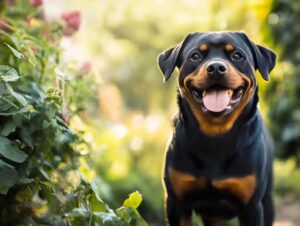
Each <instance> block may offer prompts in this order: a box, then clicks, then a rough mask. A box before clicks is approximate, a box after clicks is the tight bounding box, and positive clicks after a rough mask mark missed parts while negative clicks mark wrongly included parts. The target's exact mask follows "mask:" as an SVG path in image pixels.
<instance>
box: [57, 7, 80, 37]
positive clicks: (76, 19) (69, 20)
mask: <svg viewBox="0 0 300 226" xmlns="http://www.w3.org/2000/svg"><path fill="white" fill-rule="evenodd" d="M61 18H62V20H63V21H64V22H65V23H66V25H65V27H64V29H63V34H64V35H65V36H71V35H72V34H73V33H74V32H75V31H78V30H79V27H80V22H81V15H80V12H79V11H71V12H65V13H63V14H62V15H61Z"/></svg>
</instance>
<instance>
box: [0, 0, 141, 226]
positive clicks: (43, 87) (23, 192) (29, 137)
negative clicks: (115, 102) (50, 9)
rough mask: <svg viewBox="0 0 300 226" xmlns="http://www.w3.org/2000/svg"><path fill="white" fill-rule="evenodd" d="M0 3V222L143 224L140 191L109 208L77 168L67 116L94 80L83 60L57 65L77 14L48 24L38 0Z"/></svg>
mask: <svg viewBox="0 0 300 226" xmlns="http://www.w3.org/2000/svg"><path fill="white" fill-rule="evenodd" d="M1 4H2V6H1V10H2V11H1V19H0V42H1V43H0V51H1V55H0V87H1V88H0V225H96V224H97V225H139V226H142V225H146V223H145V222H144V220H143V219H142V218H141V217H140V215H139V213H138V212H137V210H136V209H137V207H138V206H139V204H140V202H141V195H140V194H139V193H137V192H136V193H133V194H131V195H130V197H129V198H128V199H127V200H126V201H125V202H124V204H123V206H122V207H121V208H119V209H117V210H116V211H113V210H112V209H110V208H109V207H108V206H107V204H105V203H104V202H103V201H102V200H101V198H100V196H99V191H98V190H99V188H98V187H97V186H96V185H95V184H94V183H92V182H88V181H87V180H86V179H85V178H84V177H83V176H81V174H80V172H79V171H78V167H79V158H80V157H81V155H80V153H81V151H82V150H81V149H82V148H83V147H84V148H86V146H87V145H84V144H85V142H84V140H83V139H82V138H81V137H80V135H79V134H75V133H73V132H72V131H71V130H70V128H69V127H68V124H67V122H68V119H69V118H70V117H72V116H73V115H74V114H77V113H78V112H80V111H81V110H82V109H83V108H84V103H86V102H88V101H89V100H90V98H91V97H92V96H93V85H92V83H93V81H87V80H83V79H82V78H83V73H88V72H89V71H90V65H88V64H87V65H85V66H84V67H83V68H78V69H76V68H69V67H67V66H66V65H65V63H64V65H62V63H61V50H60V49H59V47H58V46H59V41H60V39H61V37H62V36H63V35H68V36H69V35H71V34H72V33H73V32H74V31H76V30H78V29H79V24H80V13H79V12H75V13H74V12H73V13H68V14H64V16H62V20H64V22H65V23H63V22H61V23H60V22H58V23H54V22H47V21H45V20H44V19H43V18H44V16H43V14H42V11H41V9H40V8H41V6H42V4H43V1H42V0H30V1H25V0H15V1H12V0H9V1H4V2H2V3H1ZM69 106H72V107H69Z"/></svg>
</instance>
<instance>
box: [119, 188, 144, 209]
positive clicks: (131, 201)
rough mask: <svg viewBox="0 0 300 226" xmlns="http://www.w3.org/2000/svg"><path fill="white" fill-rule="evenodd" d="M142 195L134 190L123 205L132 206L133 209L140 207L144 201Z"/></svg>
mask: <svg viewBox="0 0 300 226" xmlns="http://www.w3.org/2000/svg"><path fill="white" fill-rule="evenodd" d="M142 200H143V199H142V195H141V194H140V193H139V192H138V191H136V192H133V193H131V194H130V195H129V198H127V199H126V200H125V201H124V203H123V205H124V206H125V207H130V208H133V209H137V208H138V207H139V205H140V204H141V203H142Z"/></svg>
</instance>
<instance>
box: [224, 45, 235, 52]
mask: <svg viewBox="0 0 300 226" xmlns="http://www.w3.org/2000/svg"><path fill="white" fill-rule="evenodd" d="M225 50H226V51H228V52H230V51H232V50H234V47H233V45H231V44H226V45H225Z"/></svg>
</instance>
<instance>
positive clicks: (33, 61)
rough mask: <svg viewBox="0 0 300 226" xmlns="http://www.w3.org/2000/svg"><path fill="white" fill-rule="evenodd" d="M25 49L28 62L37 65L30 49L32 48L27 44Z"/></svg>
mask: <svg viewBox="0 0 300 226" xmlns="http://www.w3.org/2000/svg"><path fill="white" fill-rule="evenodd" d="M27 51H28V53H29V63H30V64H31V65H32V66H34V67H35V66H36V65H37V61H36V58H35V55H34V52H33V51H32V49H31V48H30V47H29V46H28V48H27Z"/></svg>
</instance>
